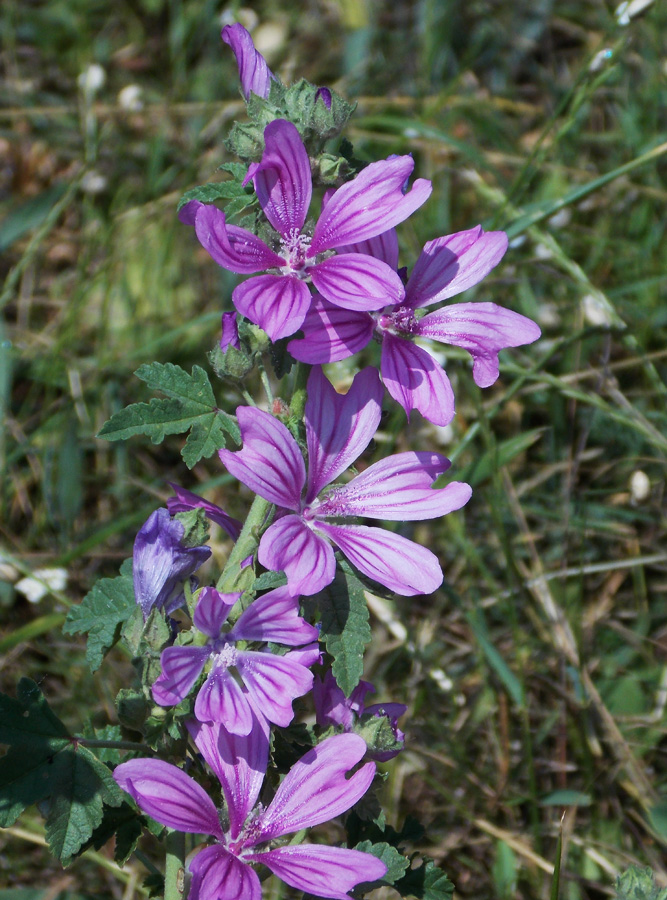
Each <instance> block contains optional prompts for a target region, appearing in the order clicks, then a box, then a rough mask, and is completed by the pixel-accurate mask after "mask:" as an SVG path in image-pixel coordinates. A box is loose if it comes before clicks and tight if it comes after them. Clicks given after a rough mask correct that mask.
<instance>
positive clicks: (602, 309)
mask: <svg viewBox="0 0 667 900" xmlns="http://www.w3.org/2000/svg"><path fill="white" fill-rule="evenodd" d="M581 305H582V308H583V311H584V318H585V319H586V321H587V322H588V324H589V325H606V326H607V327H609V326H610V325H611V321H612V320H611V316H610V315H609V310H608V309H607V307H606V306H605V304H604V302H603V301H601V300H600V298H599V297H596V296H595V294H586V296H585V297H584V298H583V299H582V301H581Z"/></svg>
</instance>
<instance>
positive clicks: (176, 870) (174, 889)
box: [164, 831, 185, 900]
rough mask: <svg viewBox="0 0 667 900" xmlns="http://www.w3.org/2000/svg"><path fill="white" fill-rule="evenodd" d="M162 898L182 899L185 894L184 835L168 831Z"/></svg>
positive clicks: (169, 899) (167, 899)
mask: <svg viewBox="0 0 667 900" xmlns="http://www.w3.org/2000/svg"><path fill="white" fill-rule="evenodd" d="M166 849H167V859H166V865H165V870H164V900H183V896H184V894H185V835H184V834H182V833H181V832H180V831H170V832H169V833H168V834H167V840H166Z"/></svg>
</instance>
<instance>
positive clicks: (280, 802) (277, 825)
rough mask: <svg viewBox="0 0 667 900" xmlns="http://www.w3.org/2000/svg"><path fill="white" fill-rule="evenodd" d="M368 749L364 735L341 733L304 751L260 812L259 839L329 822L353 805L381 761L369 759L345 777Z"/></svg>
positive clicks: (366, 787)
mask: <svg viewBox="0 0 667 900" xmlns="http://www.w3.org/2000/svg"><path fill="white" fill-rule="evenodd" d="M365 753H366V743H365V741H364V740H363V739H362V738H360V737H359V736H358V735H356V734H336V735H333V737H328V738H326V739H325V740H323V741H322V743H321V744H318V745H317V746H316V747H313V749H312V750H309V751H308V752H307V753H306V754H304V756H302V757H301V759H300V760H299V761H298V762H296V763H294V765H293V766H292V768H291V769H290V770H289V772H288V773H287V775H285V777H284V779H283V780H282V782H281V783H280V787H279V788H278V790H277V791H276V795H275V797H274V798H273V800H272V801H271V803H270V804H269V806H268V807H267V809H266V810H265V811H264V813H263V814H262V815H260V817H259V820H258V822H257V826H258V834H257V836H256V838H255V842H254V843H255V844H259V843H261V842H263V841H270V840H271V839H272V838H275V837H279V836H280V835H283V834H291V833H292V832H293V831H299V830H300V829H301V828H311V827H312V826H313V825H319V824H320V823H321V822H328V821H329V819H333V818H334V817H335V816H339V815H340V814H341V813H344V812H345V811H346V810H348V809H349V808H350V807H351V806H353V805H354V804H355V803H356V802H357V800H359V798H360V797H363V795H364V794H365V793H366V791H367V790H368V788H369V787H370V784H371V781H372V780H373V776H374V775H375V764H374V763H366V764H365V765H364V766H362V767H361V768H360V769H359V770H358V771H357V772H355V773H354V775H352V776H351V777H350V778H346V777H345V776H346V775H347V773H348V772H349V770H350V769H352V768H353V767H354V766H355V765H356V764H357V763H358V762H359V761H360V760H361V759H362V757H363V756H364V755H365Z"/></svg>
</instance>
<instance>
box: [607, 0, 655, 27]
mask: <svg viewBox="0 0 667 900" xmlns="http://www.w3.org/2000/svg"><path fill="white" fill-rule="evenodd" d="M653 2H654V0H624V2H623V3H620V4H619V5H618V6H617V7H616V10H615V11H614V15H615V16H616V21H617V22H618V24H619V25H629V24H630V22H631V21H632V20H633V19H634V18H636V17H637V16H638V15H639V14H640V13H642V12H644V10H645V9H648V8H649V6H652V5H653Z"/></svg>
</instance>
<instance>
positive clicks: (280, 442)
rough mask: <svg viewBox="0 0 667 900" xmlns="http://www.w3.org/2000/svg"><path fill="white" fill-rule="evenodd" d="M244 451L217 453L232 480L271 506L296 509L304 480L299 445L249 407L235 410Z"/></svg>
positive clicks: (279, 425) (266, 415) (275, 422)
mask: <svg viewBox="0 0 667 900" xmlns="http://www.w3.org/2000/svg"><path fill="white" fill-rule="evenodd" d="M236 415H237V418H238V423H239V428H240V429H241V437H242V439H243V449H242V450H238V451H237V452H233V451H231V450H220V451H219V454H220V459H221V460H222V462H223V463H224V465H225V466H227V468H228V469H229V471H230V472H231V473H232V475H233V476H234V477H235V478H238V480H239V481H241V482H243V484H245V485H247V486H248V487H249V488H250V489H251V490H252V491H253V492H254V493H255V494H259V495H260V497H264V499H265V500H268V501H269V502H270V503H275V504H276V505H277V506H284V507H285V508H287V509H294V510H297V509H299V507H300V503H301V490H302V488H303V485H304V483H305V481H306V467H305V465H304V462H303V456H302V455H301V450H300V449H299V445H298V444H297V442H296V441H295V440H294V438H293V437H292V435H291V434H290V433H289V431H288V430H287V428H286V427H285V426H284V425H283V423H282V422H279V421H278V419H276V418H274V417H273V416H272V415H271V414H270V413H268V412H264V410H261V409H255V408H253V407H248V406H239V407H238V408H237V410H236Z"/></svg>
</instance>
